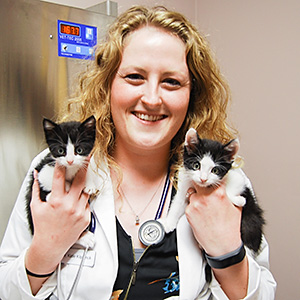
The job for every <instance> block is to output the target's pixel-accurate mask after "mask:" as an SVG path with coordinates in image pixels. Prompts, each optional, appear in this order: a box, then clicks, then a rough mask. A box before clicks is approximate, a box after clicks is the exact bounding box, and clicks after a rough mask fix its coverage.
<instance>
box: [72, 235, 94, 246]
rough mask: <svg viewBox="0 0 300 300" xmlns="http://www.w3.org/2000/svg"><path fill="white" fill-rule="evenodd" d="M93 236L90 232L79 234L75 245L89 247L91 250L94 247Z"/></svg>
mask: <svg viewBox="0 0 300 300" xmlns="http://www.w3.org/2000/svg"><path fill="white" fill-rule="evenodd" d="M95 243H96V241H95V235H94V234H93V233H91V232H90V231H85V232H83V233H82V234H81V236H80V237H79V239H78V240H77V242H76V243H75V244H77V245H81V246H82V247H84V248H85V247H89V248H90V249H93V248H94V246H95Z"/></svg>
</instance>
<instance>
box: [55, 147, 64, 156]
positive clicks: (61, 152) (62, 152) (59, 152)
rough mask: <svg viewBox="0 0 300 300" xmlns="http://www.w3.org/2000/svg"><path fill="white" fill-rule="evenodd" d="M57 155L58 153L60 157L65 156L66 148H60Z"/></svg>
mask: <svg viewBox="0 0 300 300" xmlns="http://www.w3.org/2000/svg"><path fill="white" fill-rule="evenodd" d="M57 153H58V154H59V155H64V154H65V149H64V148H58V149H57Z"/></svg>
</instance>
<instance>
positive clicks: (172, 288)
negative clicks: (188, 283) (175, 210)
mask: <svg viewBox="0 0 300 300" xmlns="http://www.w3.org/2000/svg"><path fill="white" fill-rule="evenodd" d="M117 236H118V257H119V269H118V275H117V279H116V281H115V285H114V289H113V291H114V292H113V294H112V298H111V299H113V300H116V299H121V300H123V299H127V300H141V299H143V300H153V299H155V300H160V299H161V300H162V299H168V298H169V297H172V296H178V295H179V269H178V252H177V241H176V230H174V231H173V232H171V233H169V234H167V235H166V236H165V238H164V239H163V241H162V242H160V243H159V244H157V245H152V246H149V247H148V248H146V249H145V251H144V252H143V254H142V255H141V257H140V258H139V259H138V260H135V254H134V250H133V244H132V240H131V237H130V236H129V235H128V234H127V233H126V232H125V231H124V229H123V228H122V226H121V224H120V223H119V221H118V220H117Z"/></svg>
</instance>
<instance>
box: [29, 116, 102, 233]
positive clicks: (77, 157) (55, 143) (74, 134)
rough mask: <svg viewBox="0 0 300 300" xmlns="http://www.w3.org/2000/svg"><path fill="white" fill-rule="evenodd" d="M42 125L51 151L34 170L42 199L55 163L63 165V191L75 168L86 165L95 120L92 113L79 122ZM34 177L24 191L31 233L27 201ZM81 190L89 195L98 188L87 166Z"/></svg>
mask: <svg viewBox="0 0 300 300" xmlns="http://www.w3.org/2000/svg"><path fill="white" fill-rule="evenodd" d="M43 127H44V133H45V138H46V142H47V144H48V146H49V150H50V152H49V153H48V154H47V155H46V156H45V157H44V159H42V161H41V162H40V163H39V164H38V165H37V166H36V168H35V169H36V170H37V171H38V181H39V185H40V198H41V200H43V201H46V200H47V195H48V194H49V193H50V192H51V188H52V179H53V172H54V166H55V163H56V162H58V164H60V165H61V166H64V167H65V168H66V175H65V179H66V182H65V189H66V191H68V190H69V189H70V186H71V183H72V180H73V179H74V177H75V175H76V173H77V172H78V170H79V169H81V168H86V167H87V157H88V155H89V154H90V153H91V151H92V149H93V147H94V143H95V137H96V119H95V118H94V116H91V117H89V118H87V119H86V120H85V121H84V122H82V123H80V122H75V121H70V122H64V123H60V124H57V123H55V122H53V121H51V120H48V119H44V120H43ZM33 180H34V179H33V174H32V176H31V180H30V183H29V186H28V191H27V194H26V210H27V211H26V212H27V218H28V223H29V228H30V231H31V233H32V234H33V231H34V228H33V221H32V215H31V211H30V202H31V196H32V185H33ZM84 191H85V192H86V193H88V194H90V195H91V194H94V193H96V191H97V190H96V186H95V184H94V182H93V171H92V170H91V169H90V168H88V171H87V177H86V183H85V189H84Z"/></svg>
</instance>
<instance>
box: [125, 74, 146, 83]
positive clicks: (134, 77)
mask: <svg viewBox="0 0 300 300" xmlns="http://www.w3.org/2000/svg"><path fill="white" fill-rule="evenodd" d="M125 79H127V80H129V81H132V82H140V81H141V80H144V77H143V76H142V75H140V74H138V73H133V74H128V75H126V76H125Z"/></svg>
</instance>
